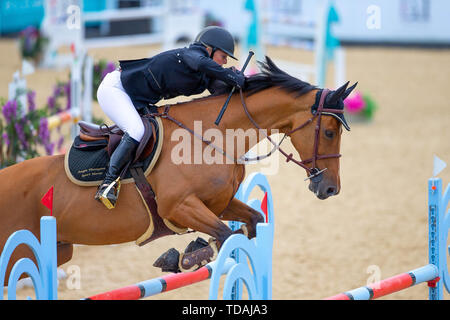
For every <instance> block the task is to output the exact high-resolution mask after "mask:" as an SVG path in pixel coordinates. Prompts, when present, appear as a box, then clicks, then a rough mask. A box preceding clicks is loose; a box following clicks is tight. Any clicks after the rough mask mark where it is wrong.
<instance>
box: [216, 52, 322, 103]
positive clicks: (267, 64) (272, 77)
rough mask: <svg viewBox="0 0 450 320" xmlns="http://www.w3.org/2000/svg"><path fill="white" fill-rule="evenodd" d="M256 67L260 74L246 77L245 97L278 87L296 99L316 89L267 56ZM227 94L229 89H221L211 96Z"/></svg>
mask: <svg viewBox="0 0 450 320" xmlns="http://www.w3.org/2000/svg"><path fill="white" fill-rule="evenodd" d="M258 65H259V67H260V69H261V72H260V73H257V74H254V75H252V76H250V77H248V78H247V80H246V82H245V87H244V88H243V91H244V92H245V93H247V96H250V95H252V94H255V93H258V92H260V91H262V90H264V89H269V88H272V87H280V88H281V89H283V90H285V91H287V92H289V93H292V92H295V93H296V96H297V97H299V96H301V95H303V94H305V93H307V92H309V91H311V90H313V89H316V87H315V86H313V85H311V84H309V83H308V82H305V81H302V80H300V79H297V78H295V77H293V76H291V75H289V74H288V73H286V72H284V71H283V70H281V69H280V68H278V67H277V66H276V65H275V63H274V62H273V61H272V59H270V58H269V57H268V56H266V61H264V62H262V61H258ZM229 92H230V87H223V88H221V90H218V91H216V92H215V93H214V95H213V96H217V95H221V94H226V93H229Z"/></svg>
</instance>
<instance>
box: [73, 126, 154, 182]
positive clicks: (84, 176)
mask: <svg viewBox="0 0 450 320" xmlns="http://www.w3.org/2000/svg"><path fill="white" fill-rule="evenodd" d="M158 140H159V135H158V129H157V132H156V142H155V147H154V148H153V150H152V152H151V154H150V155H149V156H148V157H147V158H146V159H145V160H144V161H142V162H141V163H137V164H135V165H142V167H143V170H144V172H146V174H147V169H148V168H149V166H150V164H151V163H152V159H153V157H154V155H155V152H156V150H157V145H158V144H159V143H160V141H158ZM107 143H108V141H107V140H98V141H83V140H81V139H80V137H79V136H77V137H76V138H75V139H74V141H73V143H72V146H71V147H70V150H69V152H68V153H67V154H66V156H65V164H64V166H65V170H66V174H67V176H68V177H69V179H70V180H71V181H72V182H74V183H75V184H78V185H82V186H96V185H99V184H100V183H101V182H102V181H103V179H104V178H105V175H106V170H107V168H108V165H109V155H108V150H107V148H106V147H107ZM130 179H131V180H130ZM131 181H134V180H133V178H132V176H131V173H130V170H127V172H126V173H125V176H124V178H123V179H122V182H123V183H127V182H131Z"/></svg>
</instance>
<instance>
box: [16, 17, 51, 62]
mask: <svg viewBox="0 0 450 320" xmlns="http://www.w3.org/2000/svg"><path fill="white" fill-rule="evenodd" d="M47 43H48V39H47V38H45V37H43V36H42V35H41V33H40V32H39V30H38V29H36V28H35V27H32V26H30V27H27V28H26V29H24V30H23V31H22V32H21V33H20V35H19V46H20V52H21V54H22V58H29V59H32V60H33V61H34V62H35V63H38V62H39V60H40V59H41V57H42V52H43V50H44V47H45V45H46V44H47Z"/></svg>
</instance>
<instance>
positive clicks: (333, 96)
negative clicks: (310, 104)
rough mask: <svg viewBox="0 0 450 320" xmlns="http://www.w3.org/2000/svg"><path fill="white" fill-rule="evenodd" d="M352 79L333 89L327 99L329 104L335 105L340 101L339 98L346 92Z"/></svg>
mask: <svg viewBox="0 0 450 320" xmlns="http://www.w3.org/2000/svg"><path fill="white" fill-rule="evenodd" d="M349 83H350V81H347V82H346V83H345V84H343V85H342V86H341V87H339V88H338V89H337V90H335V91H332V92H331V93H330V94H329V95H328V96H327V99H326V102H327V104H330V105H334V104H336V103H337V102H338V100H339V98H340V97H341V96H342V95H343V94H344V93H345V90H346V89H347V86H348V84H349Z"/></svg>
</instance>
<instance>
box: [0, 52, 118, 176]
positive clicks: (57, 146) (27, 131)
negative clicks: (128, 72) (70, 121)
mask: <svg viewBox="0 0 450 320" xmlns="http://www.w3.org/2000/svg"><path fill="white" fill-rule="evenodd" d="M115 68H116V66H115V64H114V63H112V62H107V61H106V60H101V61H100V62H99V63H97V64H96V65H95V66H94V71H93V72H94V75H93V78H94V81H93V87H94V88H93V92H94V97H95V96H96V94H95V93H96V92H97V88H98V86H99V85H100V82H101V81H102V80H103V78H104V77H105V75H106V74H108V73H109V72H111V71H114V70H115ZM17 94H18V95H22V94H26V95H27V104H28V110H24V106H22V105H21V103H20V99H17V100H9V101H6V100H5V99H1V98H0V110H1V115H2V116H3V118H1V117H0V136H1V139H0V168H4V167H6V166H10V165H13V164H15V163H17V162H19V161H21V160H26V159H31V158H34V157H37V156H39V155H40V154H39V152H38V151H39V149H40V148H42V147H43V150H44V151H45V154H47V155H52V154H53V153H54V151H55V150H58V151H59V152H61V150H62V146H63V143H64V136H63V135H62V133H61V127H58V128H57V129H56V130H57V133H59V135H60V137H59V138H58V140H57V141H56V142H52V141H51V138H50V130H49V127H48V118H49V117H50V116H52V115H55V114H57V113H59V112H61V111H66V110H69V109H70V108H71V104H70V101H71V99H70V94H71V92H70V81H68V82H58V83H57V84H56V85H55V86H54V89H53V93H52V95H50V96H49V97H48V98H47V103H46V105H45V106H44V107H43V108H39V109H37V108H36V103H35V97H36V92H34V91H31V90H28V91H27V92H18V93H17ZM93 121H94V123H97V124H101V123H103V122H104V120H103V119H99V118H95V117H94V118H93Z"/></svg>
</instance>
